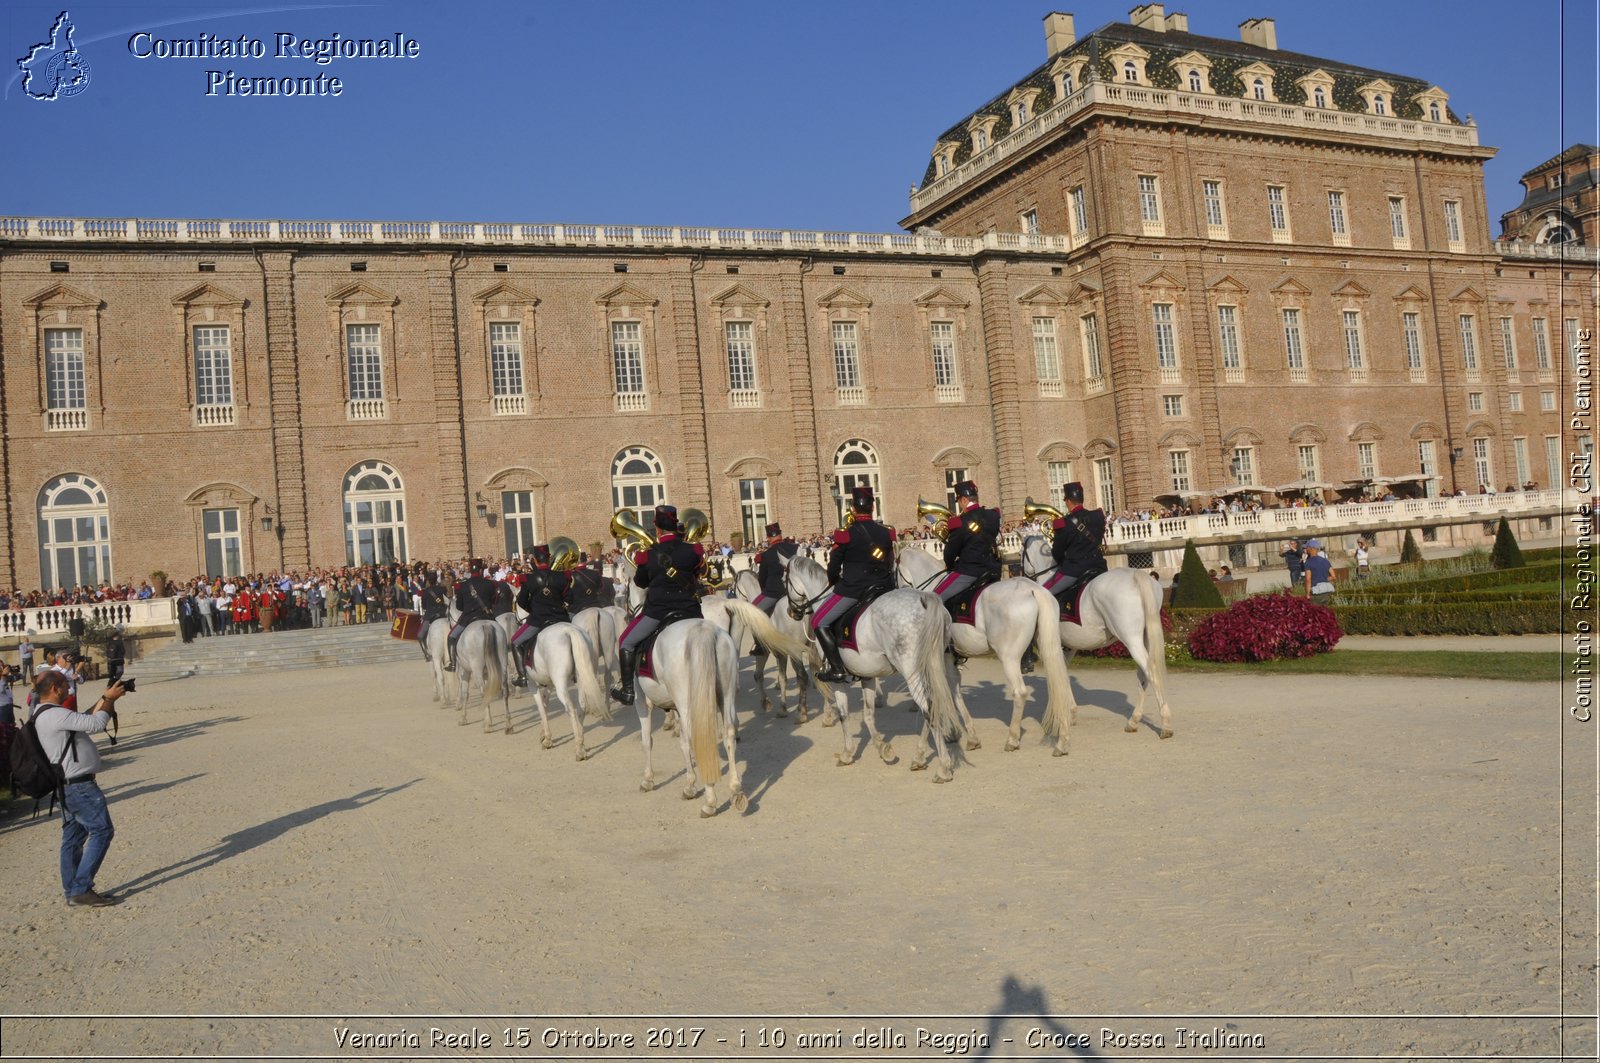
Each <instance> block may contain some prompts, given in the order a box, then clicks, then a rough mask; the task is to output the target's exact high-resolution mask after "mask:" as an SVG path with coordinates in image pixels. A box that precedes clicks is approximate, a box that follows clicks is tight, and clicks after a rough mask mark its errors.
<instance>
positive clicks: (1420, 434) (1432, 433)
mask: <svg viewBox="0 0 1600 1063" xmlns="http://www.w3.org/2000/svg"><path fill="white" fill-rule="evenodd" d="M1443 435H1444V432H1443V431H1441V430H1440V428H1439V426H1438V425H1436V424H1434V423H1433V422H1432V421H1418V422H1417V423H1416V425H1415V426H1413V427H1412V429H1411V438H1412V439H1439V438H1441V437H1442V436H1443Z"/></svg>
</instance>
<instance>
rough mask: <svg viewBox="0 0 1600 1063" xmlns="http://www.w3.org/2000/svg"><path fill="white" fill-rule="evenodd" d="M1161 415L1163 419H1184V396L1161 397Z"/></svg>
mask: <svg viewBox="0 0 1600 1063" xmlns="http://www.w3.org/2000/svg"><path fill="white" fill-rule="evenodd" d="M1161 415H1162V416H1163V417H1182V416H1183V396H1182V395H1163V396H1161Z"/></svg>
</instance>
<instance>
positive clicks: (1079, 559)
mask: <svg viewBox="0 0 1600 1063" xmlns="http://www.w3.org/2000/svg"><path fill="white" fill-rule="evenodd" d="M1053 527H1054V528H1055V531H1056V535H1055V542H1054V543H1053V544H1052V546H1051V549H1050V556H1051V557H1053V558H1055V562H1056V565H1057V566H1059V568H1060V570H1061V571H1062V572H1063V573H1065V574H1066V575H1068V576H1093V575H1099V574H1100V573H1102V572H1104V571H1105V570H1106V559H1105V555H1104V554H1102V553H1101V552H1100V544H1101V542H1102V541H1104V539H1105V537H1106V515H1105V514H1104V513H1102V512H1101V511H1100V510H1098V509H1082V508H1079V509H1075V510H1073V511H1072V512H1070V513H1068V514H1067V515H1066V516H1064V517H1059V518H1057V519H1056V521H1055V524H1054V525H1053Z"/></svg>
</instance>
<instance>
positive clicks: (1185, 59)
mask: <svg viewBox="0 0 1600 1063" xmlns="http://www.w3.org/2000/svg"><path fill="white" fill-rule="evenodd" d="M1167 65H1168V66H1170V67H1171V68H1172V72H1173V73H1175V74H1177V75H1178V84H1179V85H1180V86H1181V87H1182V88H1183V90H1184V91H1185V92H1200V93H1202V94H1204V95H1206V96H1210V95H1213V94H1214V92H1215V91H1216V90H1214V89H1213V88H1212V87H1211V60H1210V58H1209V57H1207V56H1205V55H1203V54H1201V53H1200V52H1185V53H1184V54H1182V55H1180V56H1178V58H1176V59H1174V60H1173V61H1172V62H1170V63H1168V64H1167ZM1191 74H1193V75H1195V76H1194V77H1190V75H1191ZM1195 80H1198V81H1199V83H1200V85H1199V88H1196V87H1195V86H1194V85H1193V84H1192V82H1193V81H1195Z"/></svg>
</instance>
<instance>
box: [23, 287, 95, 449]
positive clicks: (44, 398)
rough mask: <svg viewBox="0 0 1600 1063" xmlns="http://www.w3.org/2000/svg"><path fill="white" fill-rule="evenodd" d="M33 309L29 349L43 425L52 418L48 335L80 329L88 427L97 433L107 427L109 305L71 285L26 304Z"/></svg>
mask: <svg viewBox="0 0 1600 1063" xmlns="http://www.w3.org/2000/svg"><path fill="white" fill-rule="evenodd" d="M23 305H25V306H28V307H30V308H31V309H32V313H30V314H29V315H28V318H27V329H28V346H29V349H31V350H32V351H33V352H34V365H35V366H36V367H37V368H36V370H35V377H36V380H35V386H36V387H37V388H38V400H37V403H38V411H39V423H40V425H41V427H42V426H44V425H45V423H46V421H47V419H48V417H49V414H50V393H49V387H48V384H47V382H46V379H45V362H46V358H45V347H44V339H45V332H46V331H48V330H50V329H78V330H79V331H81V332H82V333H83V406H84V413H85V414H86V416H87V418H88V424H87V425H86V426H85V428H86V429H88V430H93V429H95V428H97V427H100V426H102V425H103V424H104V423H105V415H106V407H105V389H104V387H103V384H102V382H103V380H104V354H103V348H102V334H101V328H100V319H101V316H102V314H103V312H104V311H105V308H106V304H105V302H104V301H102V300H101V299H100V298H99V297H98V296H94V295H90V294H88V293H87V292H84V291H82V290H80V289H78V288H74V287H72V286H71V285H67V284H52V285H50V286H49V287H48V288H45V289H43V290H42V291H39V292H35V293H34V294H33V295H31V296H29V297H28V298H27V299H24V300H23Z"/></svg>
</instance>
